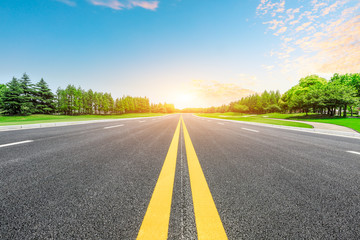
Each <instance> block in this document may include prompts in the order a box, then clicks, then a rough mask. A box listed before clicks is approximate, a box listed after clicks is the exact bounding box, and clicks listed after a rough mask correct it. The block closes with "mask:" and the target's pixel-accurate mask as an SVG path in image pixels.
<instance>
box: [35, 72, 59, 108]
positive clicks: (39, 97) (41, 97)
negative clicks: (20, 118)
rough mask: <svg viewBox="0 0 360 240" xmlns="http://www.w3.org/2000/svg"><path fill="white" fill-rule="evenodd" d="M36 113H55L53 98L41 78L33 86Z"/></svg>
mask: <svg viewBox="0 0 360 240" xmlns="http://www.w3.org/2000/svg"><path fill="white" fill-rule="evenodd" d="M35 90H36V91H35V96H36V105H35V106H36V110H35V112H36V113H46V114H49V113H53V112H54V111H55V96H54V94H53V93H52V92H51V89H50V88H49V86H48V84H47V83H46V82H45V80H44V79H43V78H41V80H40V81H39V82H38V83H36V85H35Z"/></svg>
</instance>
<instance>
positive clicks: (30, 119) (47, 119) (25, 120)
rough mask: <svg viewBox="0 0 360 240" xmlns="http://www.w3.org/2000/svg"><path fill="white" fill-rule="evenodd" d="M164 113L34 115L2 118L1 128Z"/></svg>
mask: <svg viewBox="0 0 360 240" xmlns="http://www.w3.org/2000/svg"><path fill="white" fill-rule="evenodd" d="M164 115H166V114H162V113H128V114H122V115H79V116H66V115H45V114H34V115H29V116H0V126H7V125H25V124H38V123H52V122H74V121H88V120H103V119H119V118H135V117H156V116H164Z"/></svg>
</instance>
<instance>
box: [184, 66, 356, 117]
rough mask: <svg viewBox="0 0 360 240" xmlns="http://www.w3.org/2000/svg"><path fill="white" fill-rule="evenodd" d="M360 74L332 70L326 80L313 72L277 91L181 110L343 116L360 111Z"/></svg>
mask: <svg viewBox="0 0 360 240" xmlns="http://www.w3.org/2000/svg"><path fill="white" fill-rule="evenodd" d="M359 104H360V74H359V73H354V74H337V73H336V74H334V75H333V76H332V77H331V79H330V80H329V81H328V80H326V79H324V78H321V77H319V76H317V75H310V76H307V77H305V78H301V79H300V81H299V83H298V84H297V85H295V86H293V87H292V88H291V89H289V90H288V91H286V92H285V93H284V94H280V92H279V91H264V92H263V93H260V94H259V93H256V94H252V95H250V96H247V97H243V98H241V99H240V100H238V101H234V102H231V103H230V104H227V105H222V106H219V107H210V108H188V109H184V110H183V111H184V112H204V113H215V112H220V113H224V112H239V113H251V114H264V113H274V112H282V113H294V112H298V113H299V112H304V113H306V114H307V113H309V112H313V113H319V114H328V115H330V116H334V115H335V114H338V115H339V116H344V117H346V116H347V112H348V111H350V112H351V115H353V113H354V111H357V112H358V111H360V109H359V107H360V106H359Z"/></svg>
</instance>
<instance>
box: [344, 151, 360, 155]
mask: <svg viewBox="0 0 360 240" xmlns="http://www.w3.org/2000/svg"><path fill="white" fill-rule="evenodd" d="M346 152H348V153H353V154H358V155H360V152H355V151H346Z"/></svg>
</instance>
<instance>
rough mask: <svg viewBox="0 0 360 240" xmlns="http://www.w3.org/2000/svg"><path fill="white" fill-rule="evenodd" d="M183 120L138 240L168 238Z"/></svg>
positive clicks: (172, 143)
mask: <svg viewBox="0 0 360 240" xmlns="http://www.w3.org/2000/svg"><path fill="white" fill-rule="evenodd" d="M181 119H182V118H180V119H179V122H178V125H177V127H176V130H175V134H174V137H173V139H172V141H171V144H170V147H169V151H168V153H167V155H166V158H165V162H164V165H163V167H162V169H161V172H160V175H159V178H158V181H157V183H156V186H155V188H154V192H153V194H152V197H151V199H150V203H149V206H148V208H147V211H146V213H145V216H144V219H143V222H142V224H141V227H140V230H139V233H138V236H137V238H136V239H137V240H140V239H141V240H142V239H149V240H152V239H156V240H162V239H167V237H168V230H169V220H170V211H171V200H172V193H173V187H174V178H175V169H176V158H177V152H178V145H179V136H180V122H181Z"/></svg>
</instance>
